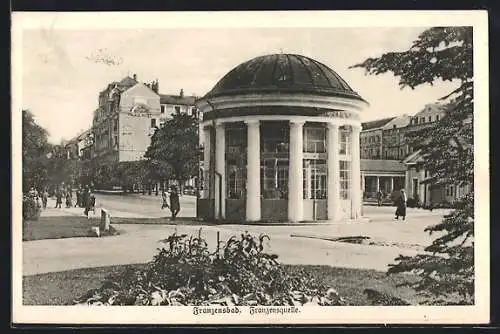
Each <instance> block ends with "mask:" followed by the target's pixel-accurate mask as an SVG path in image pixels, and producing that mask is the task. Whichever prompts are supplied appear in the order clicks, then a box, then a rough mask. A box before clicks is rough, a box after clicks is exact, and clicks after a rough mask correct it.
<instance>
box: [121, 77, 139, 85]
mask: <svg viewBox="0 0 500 334" xmlns="http://www.w3.org/2000/svg"><path fill="white" fill-rule="evenodd" d="M136 84H137V80H134V78H131V77H129V76H126V77H125V78H123V79H122V80H121V81H120V82H119V83H118V86H122V87H132V86H135V85H136Z"/></svg>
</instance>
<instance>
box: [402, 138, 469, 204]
mask: <svg viewBox="0 0 500 334" xmlns="http://www.w3.org/2000/svg"><path fill="white" fill-rule="evenodd" d="M450 146H451V147H455V148H456V147H460V148H461V149H463V147H467V146H468V145H467V144H465V143H464V141H463V140H460V139H458V138H456V137H455V138H452V139H450ZM403 164H405V165H406V174H405V179H406V184H405V188H406V192H407V194H408V197H409V198H411V199H413V200H414V201H415V202H416V203H418V204H419V205H423V206H434V207H436V206H439V205H442V204H445V205H446V206H449V205H453V204H454V203H455V202H456V201H457V200H459V199H460V198H461V197H463V196H464V195H466V194H467V193H468V192H469V191H470V185H468V184H466V185H459V184H453V183H445V182H442V181H441V180H433V182H430V179H431V177H432V175H431V173H430V172H429V171H428V170H427V169H426V168H425V159H424V157H423V156H422V152H421V150H417V151H415V152H413V153H412V154H410V155H409V156H408V157H406V159H404V161H403Z"/></svg>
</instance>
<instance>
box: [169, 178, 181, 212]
mask: <svg viewBox="0 0 500 334" xmlns="http://www.w3.org/2000/svg"><path fill="white" fill-rule="evenodd" d="M179 211H181V206H180V203H179V193H178V192H177V188H176V187H175V186H173V187H172V188H171V190H170V212H172V220H175V217H177V214H178V213H179Z"/></svg>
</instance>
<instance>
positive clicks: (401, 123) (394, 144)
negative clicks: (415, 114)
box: [381, 114, 411, 160]
mask: <svg viewBox="0 0 500 334" xmlns="http://www.w3.org/2000/svg"><path fill="white" fill-rule="evenodd" d="M410 120H411V117H410V116H408V115H406V114H404V115H401V116H398V117H395V118H394V119H392V120H391V121H390V122H389V123H387V124H385V125H384V126H383V127H382V147H383V148H382V149H383V152H382V157H381V159H386V160H402V159H404V157H406V155H407V154H408V149H407V147H406V146H407V145H406V140H405V136H404V129H405V128H406V127H407V126H408V125H409V124H410Z"/></svg>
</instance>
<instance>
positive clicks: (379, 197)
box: [377, 189, 383, 206]
mask: <svg viewBox="0 0 500 334" xmlns="http://www.w3.org/2000/svg"><path fill="white" fill-rule="evenodd" d="M382 197H383V194H382V192H381V191H380V189H379V191H377V205H378V206H381V205H382Z"/></svg>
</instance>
